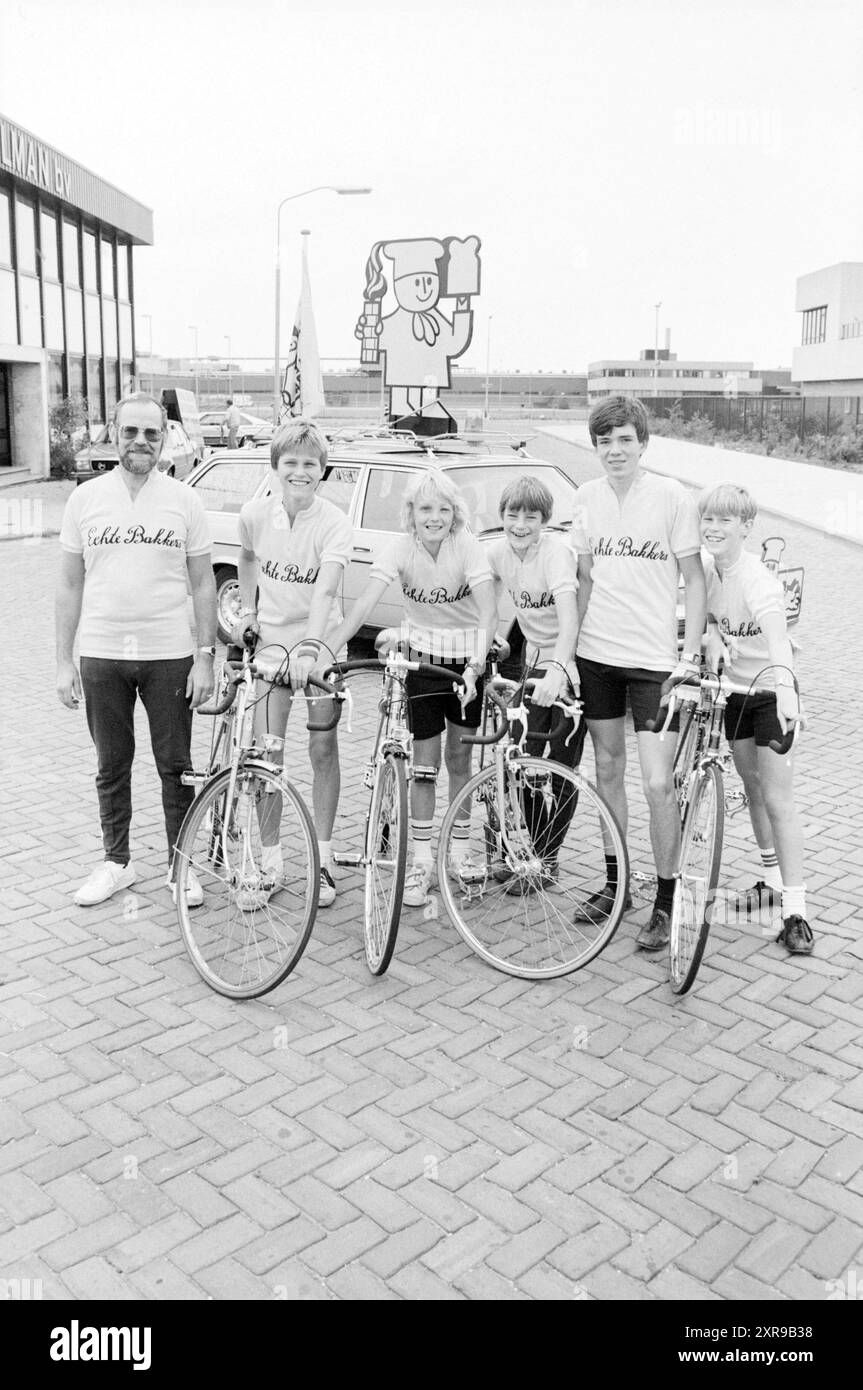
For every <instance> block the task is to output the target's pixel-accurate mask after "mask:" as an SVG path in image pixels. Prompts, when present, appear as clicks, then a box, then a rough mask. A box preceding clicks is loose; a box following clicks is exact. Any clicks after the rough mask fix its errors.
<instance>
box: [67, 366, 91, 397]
mask: <svg viewBox="0 0 863 1390" xmlns="http://www.w3.org/2000/svg"><path fill="white" fill-rule="evenodd" d="M69 395H70V396H79V397H81V398H82V399H86V396H87V378H86V376H85V375H84V359H83V357H70V358H69Z"/></svg>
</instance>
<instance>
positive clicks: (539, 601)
mask: <svg viewBox="0 0 863 1390" xmlns="http://www.w3.org/2000/svg"><path fill="white" fill-rule="evenodd" d="M488 558H489V563H490V564H491V568H492V573H493V574H494V576H495V578H496V579H497V580H498V582H499V583H500V584H502V585H503V587H504V588H505V589H506V590H507V591H508V593H509V595H510V598H511V599H512V601H513V604H514V605H515V611H516V617H517V618H518V625H519V627H520V628H521V630H522V632H523V633H524V640H525V642H526V644H527V647H528V649H529V650H528V657H529V658H530V660H531V661H532V663H533V664H535V665H537V666H541V665H542V664H543V662H545V661H549V660H550V659H551V658H552V657H553V655H554V648H555V644H556V642H557V639H558V636H559V634H560V623H559V621H558V616H557V609H556V606H555V599H556V598H557V596H558V594H574V593H575V592H576V590H577V588H578V574H577V571H576V561H575V556H574V554H573V552H572V550H571V549H570V548H569V546H568V545H567V544H566V543H565V541H562V540H561V539H560V537H559V536H549V535H541V536H540V538H539V543H538V544H537V546H536V547H535V548H534V549H533V550H532V551H531V552H530V553H529V554H528V555H527V556H525V558H524V559H519V557H518V556H517V555H516V553H515V551H514V550H513V548H512V546H511V545H510V543H509V541H507V540H502V541H495V542H494V544H493V545H491V546H490V547H489V551H488ZM537 648H538V649H539V656H538V658H536V660H535V661H534V651H535V649H537ZM569 655H570V656H571V655H572V653H569Z"/></svg>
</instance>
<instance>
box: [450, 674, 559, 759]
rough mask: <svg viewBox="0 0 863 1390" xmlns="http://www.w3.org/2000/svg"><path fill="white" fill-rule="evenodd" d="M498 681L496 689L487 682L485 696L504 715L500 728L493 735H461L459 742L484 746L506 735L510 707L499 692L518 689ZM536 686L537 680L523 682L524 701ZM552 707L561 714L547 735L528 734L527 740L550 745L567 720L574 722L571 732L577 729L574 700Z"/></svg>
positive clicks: (557, 702) (500, 679)
mask: <svg viewBox="0 0 863 1390" xmlns="http://www.w3.org/2000/svg"><path fill="white" fill-rule="evenodd" d="M498 681H499V682H500V683H499V684H498V685H497V687H496V683H495V682H489V684H488V685H487V686H486V695H487V696H488V698H489V699H490V700H491V701H492V703H493V704H495V705H496V706H497V708H498V709H499V710H500V712H501V714H502V715H504V718H503V719H502V720H501V723H500V727H499V728H498V729H497V730H496V731H495V733H493V734H462V736H461V740H460V741H461V742H462V743H476V744H480V745H482V746H486V745H488V744H491V743H500V740H501V739H502V738H503V736H504V734H505V733H506V731H507V728H508V727H509V724H510V722H511V720H510V706H509V705H508V704H507V701H506V699H505V698H504V697H503V695H502V694H501V693H500V692H501V690H511V691H513V692H514V691H516V690H517V689H518V686H517V685H516V683H515V682H514V681H504V680H503V679H502V678H501V677H498ZM537 685H539V680H538V679H531V680H527V681H525V683H524V698H525V699H526V700H529V699H530V695H531V692H532V691H533V688H534V687H535V686H537ZM552 707H553V708H554V709H558V710H561V711H562V713H561V714H560V715H559V716H558V717H557V719H556V720H555V722H554V723H553V724H552V727H551V728H550V729H549V730H548V732H547V733H544V734H528V735H527V737H528V738H537V739H538V738H542V739H543V741H545V742H548V743H551V741H552V740H553V739H556V738H557V736H558V734H560V733H561V732H562V731H563V726H564V724H565V723H566V721H567V719H572V720H573V721H575V722H574V726H573V732H575V729H576V728H577V727H578V723H577V720H576V715H578V716H579V718H580V716H581V705H580V704H579V703H577V702H576V701H574V700H573V701H572V702H571V703H569V704H567V703H566V701H564V700H555V701H554V702H553V706H552ZM537 708H541V706H537ZM514 717H515V716H514V715H513V718H514Z"/></svg>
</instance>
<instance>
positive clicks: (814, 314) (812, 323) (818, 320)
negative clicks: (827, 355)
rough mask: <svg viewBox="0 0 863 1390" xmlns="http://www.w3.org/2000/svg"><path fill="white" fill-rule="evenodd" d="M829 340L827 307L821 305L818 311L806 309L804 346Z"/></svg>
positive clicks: (804, 314)
mask: <svg viewBox="0 0 863 1390" xmlns="http://www.w3.org/2000/svg"><path fill="white" fill-rule="evenodd" d="M826 340H827V305H826V304H820V305H819V306H818V308H817V309H806V310H804V313H803V338H802V343H803V346H804V347H806V346H807V344H809V343H823V342H826Z"/></svg>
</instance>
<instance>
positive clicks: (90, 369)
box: [87, 357, 105, 425]
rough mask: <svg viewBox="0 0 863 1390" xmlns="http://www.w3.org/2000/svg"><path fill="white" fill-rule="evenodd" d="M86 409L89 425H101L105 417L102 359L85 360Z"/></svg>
mask: <svg viewBox="0 0 863 1390" xmlns="http://www.w3.org/2000/svg"><path fill="white" fill-rule="evenodd" d="M87 408H88V412H89V417H90V424H91V425H102V424H104V423H105V416H104V413H103V410H102V359H101V358H100V357H96V358H92V357H91V358H88V360H87Z"/></svg>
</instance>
